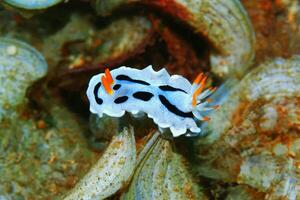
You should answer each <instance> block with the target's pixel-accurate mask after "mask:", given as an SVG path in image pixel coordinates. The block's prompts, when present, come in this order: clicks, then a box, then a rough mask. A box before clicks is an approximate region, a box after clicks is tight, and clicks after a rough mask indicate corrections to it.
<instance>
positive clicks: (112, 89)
mask: <svg viewBox="0 0 300 200" xmlns="http://www.w3.org/2000/svg"><path fill="white" fill-rule="evenodd" d="M205 81H206V76H204V74H202V73H201V74H199V75H198V77H197V78H196V80H195V81H194V83H193V84H191V83H190V82H189V81H188V80H187V79H185V78H184V77H182V76H180V75H172V76H170V75H169V74H168V72H167V71H166V70H165V69H164V68H163V69H161V70H160V71H154V70H153V68H152V66H148V67H146V68H145V69H143V70H139V69H134V68H130V67H125V66H123V67H120V68H117V69H114V70H112V71H111V72H110V71H109V70H108V69H106V70H105V73H101V74H98V75H95V76H93V77H92V78H91V80H90V82H89V86H88V89H87V96H88V99H89V102H90V111H91V112H92V113H95V114H98V115H99V116H100V117H102V115H103V113H104V114H107V115H109V116H112V117H121V116H123V115H124V114H125V112H126V111H127V112H130V113H132V114H137V113H139V112H144V113H146V114H147V115H148V117H149V118H152V119H153V121H154V122H155V123H156V124H157V125H158V126H159V127H160V128H170V130H171V132H172V134H173V136H174V137H177V136H180V135H182V134H186V133H187V130H190V131H191V132H192V133H200V131H201V129H200V128H199V127H198V126H197V123H196V122H197V121H198V120H202V121H207V120H208V119H209V118H208V117H204V116H202V114H201V112H203V111H209V110H212V109H215V108H217V106H208V101H204V100H205V99H206V98H207V97H208V96H209V95H211V93H212V92H213V91H214V90H215V89H214V88H208V89H206V90H204V87H205ZM187 134H189V133H187Z"/></svg>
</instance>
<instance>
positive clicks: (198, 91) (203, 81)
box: [192, 76, 207, 107]
mask: <svg viewBox="0 0 300 200" xmlns="http://www.w3.org/2000/svg"><path fill="white" fill-rule="evenodd" d="M196 79H198V77H197V78H196ZM206 79H207V76H204V77H203V78H202V76H201V79H200V80H199V81H198V80H197V81H198V82H200V81H201V82H200V86H199V87H198V88H197V90H196V91H195V92H194V94H193V99H192V105H193V106H194V107H195V106H196V105H197V97H198V96H199V94H201V92H202V91H203V89H204V86H205V81H206Z"/></svg>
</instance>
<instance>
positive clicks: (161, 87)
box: [159, 85, 187, 93]
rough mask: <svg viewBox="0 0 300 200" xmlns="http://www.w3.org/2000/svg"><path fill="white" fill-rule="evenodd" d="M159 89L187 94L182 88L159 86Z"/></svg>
mask: <svg viewBox="0 0 300 200" xmlns="http://www.w3.org/2000/svg"><path fill="white" fill-rule="evenodd" d="M159 89H161V90H163V91H172V92H173V91H181V92H184V93H187V92H186V91H184V90H183V89H180V88H174V87H172V86H169V85H161V86H159Z"/></svg>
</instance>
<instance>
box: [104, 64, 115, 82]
mask: <svg viewBox="0 0 300 200" xmlns="http://www.w3.org/2000/svg"><path fill="white" fill-rule="evenodd" d="M104 73H105V77H106V80H107V83H108V84H109V85H111V84H113V83H114V79H113V78H112V76H111V73H110V71H109V69H108V68H106V69H105V71H104Z"/></svg>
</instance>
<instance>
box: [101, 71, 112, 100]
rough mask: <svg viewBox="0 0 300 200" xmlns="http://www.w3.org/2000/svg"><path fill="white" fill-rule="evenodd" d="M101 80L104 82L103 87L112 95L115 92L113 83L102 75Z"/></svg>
mask: <svg viewBox="0 0 300 200" xmlns="http://www.w3.org/2000/svg"><path fill="white" fill-rule="evenodd" d="M101 82H102V84H103V87H104V89H105V91H106V92H107V94H109V95H112V94H113V90H112V89H111V87H110V86H111V83H109V81H108V79H107V78H106V76H105V75H104V76H102V77H101Z"/></svg>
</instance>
